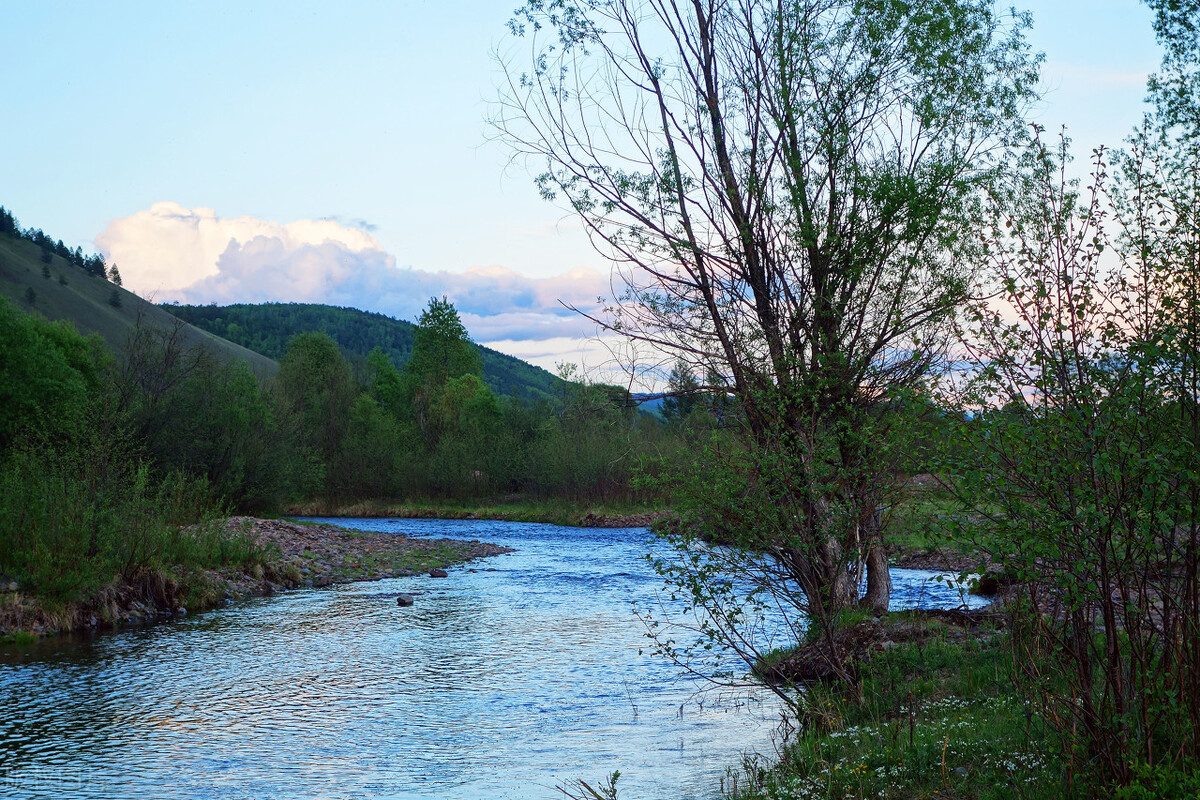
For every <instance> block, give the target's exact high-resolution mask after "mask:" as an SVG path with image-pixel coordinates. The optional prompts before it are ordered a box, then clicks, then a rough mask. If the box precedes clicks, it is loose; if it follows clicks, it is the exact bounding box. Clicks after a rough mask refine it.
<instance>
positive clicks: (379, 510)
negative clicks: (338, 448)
mask: <svg viewBox="0 0 1200 800" xmlns="http://www.w3.org/2000/svg"><path fill="white" fill-rule="evenodd" d="M284 513H286V514H288V515H290V516H299V517H368V518H384V517H394V518H399V519H491V520H504V521H509V522H545V523H549V524H552V525H566V526H572V527H640V526H649V525H651V524H652V523H653V522H654V520H656V519H659V518H661V517H664V516H667V515H668V514H669V513H670V512H668V511H667V510H665V509H663V508H661V507H658V506H644V505H634V504H621V503H594V502H585V501H575V500H564V499H558V498H541V499H531V498H497V499H484V500H478V499H474V500H451V499H436V500H430V499H417V500H399V501H397V500H359V501H354V502H336V501H329V500H312V501H306V502H300V503H290V504H288V505H286V506H285V507H284Z"/></svg>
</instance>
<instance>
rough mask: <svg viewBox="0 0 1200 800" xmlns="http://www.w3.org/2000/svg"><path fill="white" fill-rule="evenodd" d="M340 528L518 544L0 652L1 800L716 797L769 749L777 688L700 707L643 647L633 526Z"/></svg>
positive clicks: (416, 523) (648, 583) (641, 568)
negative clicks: (401, 598)
mask: <svg viewBox="0 0 1200 800" xmlns="http://www.w3.org/2000/svg"><path fill="white" fill-rule="evenodd" d="M337 522H338V523H339V524H343V525H346V526H357V527H371V528H375V529H381V530H389V531H397V532H404V533H406V534H409V535H417V536H424V535H428V536H455V537H461V538H467V539H472V538H478V539H485V540H487V541H492V542H496V543H499V544H506V545H510V546H513V547H516V548H518V550H517V552H515V553H511V554H508V555H504V556H499V557H497V558H493V559H488V560H487V561H482V562H478V563H476V564H472V565H468V566H464V567H459V568H457V569H454V570H452V571H451V575H450V577H449V578H447V579H431V578H428V577H424V576H421V577H412V578H396V579H391V580H385V581H379V582H375V583H359V584H352V585H348V586H342V587H334V588H330V589H320V590H306V591H296V592H289V593H286V594H283V595H277V596H275V597H272V598H261V599H257V600H252V601H247V602H244V603H239V604H236V605H234V606H232V607H230V608H228V609H225V610H223V611H220V612H215V613H209V614H202V615H197V616H195V617H189V618H185V619H183V620H180V621H177V622H173V623H170V624H163V625H158V626H155V627H151V628H146V629H141V630H134V631H126V632H122V633H117V634H109V635H103V636H99V637H94V638H90V639H88V638H83V639H69V638H59V639H52V640H48V641H40V642H36V643H34V644H32V645H26V646H20V647H16V646H13V647H0V759H2V761H0V795H3V796H12V797H46V798H51V797H55V798H57V797H81V798H117V797H135V796H139V795H142V796H145V797H155V798H193V797H203V798H265V797H314V798H318V797H319V798H341V797H346V798H350V797H381V798H446V799H447V800H449V799H452V798H551V797H561V795H560V794H559V793H557V792H556V791H555V789H554V787H555V785H556V784H559V783H563V782H565V781H568V780H572V779H576V778H584V779H586V780H589V781H591V780H595V779H599V778H601V777H602V776H604V775H606V774H608V773H609V772H611V771H613V770H615V769H619V770H620V771H621V773H622V780H621V785H622V789H623V792H622V797H623V798H630V799H631V800H632V799H634V798H702V797H703V798H708V797H714V796H715V795H716V789H717V786H718V783H719V777H720V776H721V775H723V774H724V771H725V768H726V767H727V766H730V765H732V764H735V763H736V762H737V761H738V760H739V758H740V754H741V753H742V752H743V751H747V750H760V751H769V750H770V748H771V746H772V745H771V736H772V733H773V731H774V728H775V724H774V723H775V721H777V720H778V711H777V709H776V706H775V704H774V703H773V702H772V700H771V699H770V696H769V695H768V696H760V697H748V696H746V695H744V694H741V695H711V694H710V695H706V696H705V698H704V701H703V704H702V705H701V704H700V703H698V702H695V700H694V693H695V692H696V690H697V689H698V688H699V687H698V685H696V684H695V683H691V682H688V681H685V680H683V679H681V678H680V677H679V676H678V675H677V674H676V672H675V670H674V669H673V668H672V667H671V666H670V665H668V664H666V663H664V662H662V661H660V660H657V659H655V658H653V657H652V656H650V655H649V654H648V653H647V654H645V655H642V654H639V652H638V649H639V647H642V646H643V645H644V644H645V640H644V637H643V636H642V633H643V628H642V626H641V624H640V623H639V622H638V621H637V620H636V618H635V617H634V616H633V614H632V611H631V606H630V604H631V602H632V601H634V600H637V599H642V600H645V599H648V598H650V597H652V596H653V594H654V592H655V590H656V589H657V588H659V585H660V579H659V578H658V577H657V576H656V575H655V574H654V573H653V572H652V571H651V570H650V568H649V567H648V566H647V565H646V563H645V561H644V560H643V558H642V555H643V554H644V553H645V551H646V548H647V546H648V544H647V536H648V534H647V533H646V531H645V530H643V529H630V530H579V529H574V528H559V527H555V526H550V525H528V524H520V523H503V522H484V521H450V522H447V521H438V520H402V521H387V520H337ZM934 574H935V573H905V572H904V571H899V570H898V571H896V572H895V578H896V583H897V603H896V604H897V605H898V606H902V605H908V604H910V603H915V602H917V601H918V600H922V601H923V602H933V603H940V604H945V605H953V604H955V603H956V602H957V599H958V594H957V592H955V591H953V590H950V589H946V588H945V587H941V588H940V589H939V588H937V587H936V586H933V585H932V584H929V583H922V580H923V579H924V578H925V577H929V576H932V575H934ZM401 592H407V593H411V594H414V595H416V605H415V606H413V607H412V608H400V607H398V606H397V605H396V602H395V596H396V595H397V594H399V593H401ZM938 593H940V594H938Z"/></svg>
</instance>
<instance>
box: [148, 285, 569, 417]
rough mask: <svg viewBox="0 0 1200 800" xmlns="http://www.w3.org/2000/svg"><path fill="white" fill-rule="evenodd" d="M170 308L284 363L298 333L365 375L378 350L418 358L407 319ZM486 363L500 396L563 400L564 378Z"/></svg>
mask: <svg viewBox="0 0 1200 800" xmlns="http://www.w3.org/2000/svg"><path fill="white" fill-rule="evenodd" d="M165 308H166V309H167V310H168V311H170V312H171V313H172V314H174V315H175V316H177V317H179V318H180V319H182V320H184V321H185V322H190V323H192V324H193V325H195V326H197V327H199V328H203V329H204V330H206V331H209V332H210V333H214V334H216V335H217V336H220V337H222V338H223V339H228V340H229V341H231V342H235V343H237V344H240V345H242V346H243V347H248V348H249V349H251V350H253V351H255V352H257V353H262V354H263V355H264V356H267V357H268V358H273V359H276V360H278V359H280V358H282V357H283V354H284V353H285V352H286V351H287V346H288V342H289V341H291V338H292V337H293V336H294V335H295V334H296V333H297V332H320V333H325V334H328V335H329V337H330V338H331V339H333V340H334V341H335V342H337V345H338V347H339V348H340V349H341V351H342V352H343V353H344V354H345V355H346V357H347V358H348V359H350V361H351V366H352V367H353V368H354V369H355V370H361V369H362V368H363V366H364V365H365V363H366V358H367V356H368V355H369V354H370V352H371V351H372V350H374V349H375V348H379V349H381V350H382V351H383V352H384V353H385V354H386V355H387V356H388V358H390V359H391V361H392V364H393V365H395V366H396V367H397V368H403V367H404V366H405V365H406V364H407V363H408V359H409V358H410V357H411V355H412V348H413V335H414V326H413V325H412V323H410V322H407V321H405V320H398V319H393V318H392V317H388V316H386V315H384V314H376V313H371V312H367V311H359V310H357V309H353V308H336V307H334V306H323V305H315V304H312V303H259V304H256V305H244V304H234V305H228V306H187V305H180V304H178V303H172V304H169V305H167V306H165ZM476 350H478V352H479V355H480V359H481V361H482V363H483V381H484V383H486V384H487V385H488V387H489V388H491V390H492V391H493V392H495V393H496V394H497V395H508V396H510V397H518V398H522V399H526V400H536V399H546V400H553V399H555V398H559V399H561V397H562V386H561V379H560V378H558V377H556V376H554V375H551V374H550V373H549V372H547V371H546V370H544V369H541V368H539V367H534V366H532V365H530V364H527V363H526V362H524V361H522V360H520V359H518V358H514V357H512V356H509V355H505V354H504V353H499V352H497V351H495V350H492V349H491V348H488V347H483V346H480V345H476Z"/></svg>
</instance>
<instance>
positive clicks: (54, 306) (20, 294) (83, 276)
mask: <svg viewBox="0 0 1200 800" xmlns="http://www.w3.org/2000/svg"><path fill="white" fill-rule="evenodd" d="M0 211H3V209H0ZM5 220H7V221H9V222H10V225H9V227H10V228H11V216H6V217H5ZM37 233H39V234H40V233H41V231H37ZM97 265H103V261H102V260H100V259H99V257H93V258H92V259H90V260H88V261H87V267H88V268H82V267H81V266H80V263H79V259H72V258H68V257H65V256H64V255H63V254H62V252H60V251H59V250H56V249H53V248H48V247H45V246H39V245H38V244H37V243H36V242H35V241H33V240H32V239H31V238H28V237H27V236H26V235H23V233H22V232H21V231H12V230H4V231H0V296H3V297H7V298H8V299H9V300H10V301H12V303H13V305H15V306H17V307H18V308H21V309H23V310H25V311H30V312H34V313H37V314H41V315H42V316H43V317H45V318H46V319H49V320H68V321H70V322H72V323H73V324H74V325H75V328H76V329H77V330H78V331H79V332H80V333H83V334H85V335H87V334H92V333H97V334H99V335H100V338H102V339H103V340H104V341H105V342H106V343H107V344H108V346H109V347H110V348H112V350H113V351H114V352H119V351H120V350H121V349H123V348H124V347H125V344H126V342H127V341H128V339H129V336H130V334H131V333H133V331H134V329H135V328H136V327H137V326H138V325H139V324H140V325H149V326H153V327H157V328H162V329H165V330H173V329H174V328H175V327H176V326H182V327H181V328H180V332H181V335H182V340H183V343H184V344H185V345H187V346H194V345H204V346H206V347H208V348H209V349H210V350H211V351H212V352H213V353H215V354H216V355H217V356H218V357H220V358H224V359H227V360H238V361H244V362H246V363H247V365H249V367H250V369H251V371H252V372H254V373H255V374H256V375H258V376H259V377H267V376H270V375H274V374H275V372H277V371H278V369H279V365H278V364H276V363H275V362H274V361H272V360H271V359H270V358H269V357H267V356H263V355H262V354H260V353H256V352H254V351H252V350H249V349H247V348H245V347H242V346H240V345H235V344H233V343H232V342H227V341H225V340H224V339H221V338H219V337H217V336H214V335H212V334H211V333H208V332H207V331H202V330H200V329H199V328H196V327H194V326H192V325H189V324H187V323H185V322H183V321H182V320H179V319H178V318H176V317H175V316H173V315H172V314H171V313H170V312H169V311H166V310H164V309H162V308H160V307H159V306H156V305H155V304H153V303H150V302H148V301H146V300H143V299H142V298H140V297H138V296H137V295H136V294H134V293H133V292H130V291H127V290H125V289H122V288H121V287H119V286H116V285H114V284H112V283H110V282H109V281H107V280H105V279H104V278H103V277H101V276H100V275H99V274H98V273H100V272H102V271H103V269H102V266H101V267H100V268H94V267H96V266H97Z"/></svg>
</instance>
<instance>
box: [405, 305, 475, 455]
mask: <svg viewBox="0 0 1200 800" xmlns="http://www.w3.org/2000/svg"><path fill="white" fill-rule="evenodd" d="M468 376H470V377H472V378H475V379H476V382H477V383H478V384H479V387H481V390H484V389H486V388H487V387H486V386H483V381H482V376H483V366H482V363H481V361H480V359H479V351H478V349H477V348H476V347H475V343H474V342H472V341H471V339H470V337H469V336H468V335H467V329H466V328H465V327H463V324H462V320H460V319H459V317H458V311H456V310H455V308H454V304H453V303H451V302H450V301H449V300H447V299H446V298H445V297H443V298H442V299H440V300H439V299H437V298H436V297H434V298H430V300H429V305H428V306H427V307H426V308H425V310H424V311H423V312H422V313H421V317H420V319H419V320H417V329H416V331H415V333H414V334H413V350H412V358H410V359H409V361H408V365H407V367H406V368H405V381H406V385H407V393H408V397H409V398H410V402H411V404H412V410H413V414H414V416H415V419H416V422H417V426H418V427H419V428H420V430H421V434H422V436H424V438H425V442H426V444H427V446H428V447H429V449H431V450H433V449H435V448H436V447H437V444H438V441H439V440H440V438H441V435H442V432H443V431H444V430H446V427H447V425H448V424H449V423H450V417H449V416H447V411H446V405H445V403H444V402H443V401H444V400H445V398H446V395H447V390H448V387H450V385H451V384H454V386H455V387H459V388H461V387H460V384H462V383H463V379H464V378H466V377H468ZM472 385H474V384H472ZM489 393H490V390H489ZM451 394H453V392H451Z"/></svg>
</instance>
